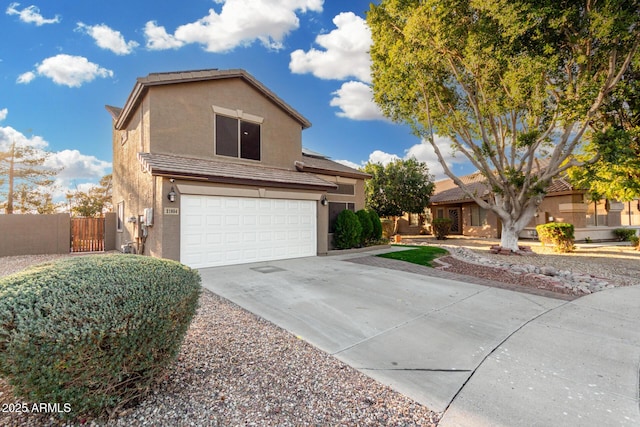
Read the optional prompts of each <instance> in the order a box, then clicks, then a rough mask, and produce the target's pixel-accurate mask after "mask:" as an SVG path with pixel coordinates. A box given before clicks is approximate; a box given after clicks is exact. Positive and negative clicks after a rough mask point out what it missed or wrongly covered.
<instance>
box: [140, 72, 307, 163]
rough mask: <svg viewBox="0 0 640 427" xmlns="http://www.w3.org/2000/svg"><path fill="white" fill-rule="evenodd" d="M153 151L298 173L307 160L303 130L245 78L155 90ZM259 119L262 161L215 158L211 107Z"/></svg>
mask: <svg viewBox="0 0 640 427" xmlns="http://www.w3.org/2000/svg"><path fill="white" fill-rule="evenodd" d="M147 99H148V102H149V105H150V109H151V110H150V111H151V113H150V121H151V123H152V126H151V130H150V141H151V142H150V143H151V146H150V150H151V151H152V152H154V153H163V154H175V155H179V156H184V157H195V158H202V159H216V158H217V159H218V160H225V161H231V162H240V163H248V164H254V165H261V166H271V167H277V168H282V169H289V170H293V169H295V165H294V162H295V161H296V160H301V159H302V139H301V130H302V125H301V124H300V123H299V122H298V121H297V120H294V119H293V118H292V117H291V116H290V115H288V114H287V113H286V112H285V111H284V110H283V109H282V108H280V107H278V106H277V105H276V104H274V103H273V102H272V101H270V100H269V99H267V98H265V97H264V95H262V93H261V92H258V91H257V90H256V89H254V88H253V87H252V86H250V85H248V84H247V83H245V82H244V81H243V80H241V79H239V78H238V79H224V80H212V81H206V82H192V83H182V84H173V85H163V86H156V87H151V88H150V89H149V93H148V95H147ZM214 105H215V106H218V107H223V108H226V109H231V110H241V111H242V112H244V113H247V114H251V115H254V116H259V117H262V118H263V119H264V121H263V123H262V126H261V138H262V144H261V146H262V155H261V160H260V161H259V162H258V161H255V160H243V159H236V158H232V157H227V156H216V155H215V150H214V116H215V115H214V111H213V108H212V106H214Z"/></svg>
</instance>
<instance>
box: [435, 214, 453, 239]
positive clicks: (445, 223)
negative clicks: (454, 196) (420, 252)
mask: <svg viewBox="0 0 640 427" xmlns="http://www.w3.org/2000/svg"><path fill="white" fill-rule="evenodd" d="M452 223H453V221H452V220H451V218H434V219H433V220H432V221H431V226H432V228H433V234H435V236H436V239H437V240H445V239H446V238H447V235H448V234H449V231H451V224H452Z"/></svg>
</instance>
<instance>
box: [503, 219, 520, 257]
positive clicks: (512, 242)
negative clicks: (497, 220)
mask: <svg viewBox="0 0 640 427" xmlns="http://www.w3.org/2000/svg"><path fill="white" fill-rule="evenodd" d="M520 231H522V230H516V228H515V227H514V224H513V223H511V224H507V222H506V221H504V220H502V235H501V237H500V246H502V248H504V249H511V250H512V251H514V252H515V251H517V250H518V235H519V234H520Z"/></svg>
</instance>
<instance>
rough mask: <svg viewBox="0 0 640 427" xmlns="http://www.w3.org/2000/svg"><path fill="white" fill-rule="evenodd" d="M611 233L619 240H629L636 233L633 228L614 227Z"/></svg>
mask: <svg viewBox="0 0 640 427" xmlns="http://www.w3.org/2000/svg"><path fill="white" fill-rule="evenodd" d="M613 234H614V235H615V236H616V238H617V239H618V240H620V241H621V242H630V241H631V238H632V237H635V235H636V229H635V228H616V229H614V230H613Z"/></svg>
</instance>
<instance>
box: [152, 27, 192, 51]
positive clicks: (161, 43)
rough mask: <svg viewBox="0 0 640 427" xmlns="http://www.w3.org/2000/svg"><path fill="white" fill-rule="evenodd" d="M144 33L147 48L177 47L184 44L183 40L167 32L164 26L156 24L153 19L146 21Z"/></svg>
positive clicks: (164, 48) (163, 48)
mask: <svg viewBox="0 0 640 427" xmlns="http://www.w3.org/2000/svg"><path fill="white" fill-rule="evenodd" d="M144 34H145V36H146V37H147V49H151V50H166V49H177V48H179V47H181V46H183V45H184V42H182V41H180V40H178V39H176V38H175V37H174V36H172V35H171V34H168V33H167V30H166V29H165V28H164V27H161V26H158V25H157V24H156V23H155V22H154V21H149V22H147V24H146V25H145V27H144Z"/></svg>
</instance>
